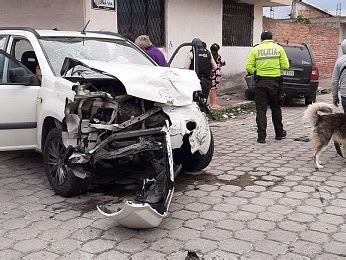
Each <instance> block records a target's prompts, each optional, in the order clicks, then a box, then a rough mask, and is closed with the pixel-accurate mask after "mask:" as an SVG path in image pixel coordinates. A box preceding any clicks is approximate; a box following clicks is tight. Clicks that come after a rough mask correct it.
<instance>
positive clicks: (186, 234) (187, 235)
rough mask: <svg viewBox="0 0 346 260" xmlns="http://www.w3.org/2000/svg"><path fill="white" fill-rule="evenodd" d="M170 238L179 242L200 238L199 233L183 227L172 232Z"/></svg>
mask: <svg viewBox="0 0 346 260" xmlns="http://www.w3.org/2000/svg"><path fill="white" fill-rule="evenodd" d="M170 236H171V237H172V238H176V239H178V240H182V241H188V240H193V239H195V238H197V237H199V232H198V231H196V230H193V229H190V228H185V227H181V228H178V229H176V230H172V231H171V233H170Z"/></svg>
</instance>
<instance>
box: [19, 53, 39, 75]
mask: <svg viewBox="0 0 346 260" xmlns="http://www.w3.org/2000/svg"><path fill="white" fill-rule="evenodd" d="M20 62H21V63H22V64H23V65H24V66H25V67H27V68H28V69H29V70H30V71H31V72H32V73H34V74H35V73H36V66H37V65H38V61H37V58H36V54H35V52H34V51H26V52H24V53H23V55H22V58H21V61H20Z"/></svg>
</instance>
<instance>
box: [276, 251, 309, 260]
mask: <svg viewBox="0 0 346 260" xmlns="http://www.w3.org/2000/svg"><path fill="white" fill-rule="evenodd" d="M277 259H278V260H310V258H309V257H306V256H301V255H297V254H293V253H287V254H284V255H280V256H279V257H278V258H277Z"/></svg>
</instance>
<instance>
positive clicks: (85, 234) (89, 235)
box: [71, 227, 103, 242]
mask: <svg viewBox="0 0 346 260" xmlns="http://www.w3.org/2000/svg"><path fill="white" fill-rule="evenodd" d="M102 232H103V230H101V229H98V228H91V227H90V228H85V229H80V230H77V231H76V232H75V233H73V235H72V236H71V237H72V238H74V239H76V240H78V241H82V242H85V241H88V240H91V239H95V238H98V237H100V236H101V234H102Z"/></svg>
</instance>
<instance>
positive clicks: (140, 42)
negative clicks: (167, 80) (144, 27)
mask: <svg viewBox="0 0 346 260" xmlns="http://www.w3.org/2000/svg"><path fill="white" fill-rule="evenodd" d="M135 44H136V45H137V46H138V47H139V48H141V49H142V50H143V51H145V52H146V53H147V54H148V55H149V57H150V58H152V59H153V60H154V61H155V62H156V63H157V64H158V65H159V66H162V67H168V63H167V61H166V59H165V56H164V55H163V53H162V52H161V51H160V50H159V49H158V48H156V47H155V46H154V45H153V44H152V42H151V40H150V38H149V36H148V35H140V36H138V37H137V38H136V40H135Z"/></svg>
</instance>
